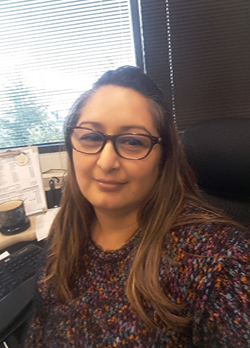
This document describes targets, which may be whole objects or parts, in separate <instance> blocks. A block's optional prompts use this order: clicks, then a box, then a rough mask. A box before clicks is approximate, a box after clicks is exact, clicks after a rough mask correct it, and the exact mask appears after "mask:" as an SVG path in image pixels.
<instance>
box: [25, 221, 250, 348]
mask: <svg viewBox="0 0 250 348" xmlns="http://www.w3.org/2000/svg"><path fill="white" fill-rule="evenodd" d="M139 239H140V235H137V236H135V237H133V238H132V239H131V240H129V241H128V243H127V244H125V245H124V246H123V247H122V248H121V249H119V250H115V251H103V250H101V248H99V247H98V246H97V245H96V244H95V243H94V242H93V241H91V240H90V241H89V244H88V253H87V254H86V255H84V256H83V260H82V262H83V263H84V265H85V267H84V268H85V271H82V274H81V275H80V277H79V279H78V280H77V282H76V286H75V290H74V293H75V296H74V299H73V300H71V301H69V302H67V303H65V304H63V305H62V304H60V303H59V302H58V301H57V299H56V298H55V296H54V293H53V289H52V288H47V287H46V286H45V285H42V284H40V285H39V286H38V288H37V295H36V299H35V300H36V307H35V311H34V317H33V319H32V321H31V326H30V329H29V332H28V336H27V340H26V343H25V348H40V347H43V348H80V347H86V348H104V347H118V348H119V347H131V348H132V347H133V348H149V347H150V348H163V347H166V348H170V347H178V348H181V347H183V348H188V347H203V348H205V347H206V348H208V347H209V348H213V347H234V348H236V347H242V348H247V347H250V276H249V274H250V271H249V265H250V262H249V259H250V257H249V254H250V248H249V244H248V243H247V242H246V241H245V240H244V238H243V233H242V231H240V230H238V229H237V228H235V227H233V226H231V225H227V224H224V225H222V224H220V225H219V224H217V223H211V224H206V225H204V224H196V225H188V226H184V227H181V228H178V229H175V230H173V231H172V232H171V239H170V241H168V243H165V244H164V246H163V255H162V259H161V266H160V270H159V279H160V282H161V284H162V287H163V289H164V292H165V294H166V296H167V297H168V298H169V299H171V301H173V302H175V303H186V304H187V307H186V308H187V309H186V310H187V314H190V315H191V316H192V321H191V324H190V326H189V327H188V328H187V330H185V331H184V332H178V330H174V329H169V328H167V327H165V326H164V325H163V324H161V322H160V321H159V325H158V329H157V330H156V331H154V332H152V331H150V330H149V328H148V327H147V326H146V325H145V324H144V323H143V322H142V320H141V319H140V318H139V317H138V315H137V314H136V313H135V312H134V310H133V309H132V308H131V306H130V304H129V302H128V300H127V297H126V295H125V281H126V279H127V274H128V271H129V269H128V265H129V262H127V261H126V260H128V259H129V257H130V256H129V255H130V253H131V251H132V250H133V249H134V248H135V246H136V244H137V243H138V241H139ZM169 256H170V258H172V259H175V261H177V262H176V263H171V262H169ZM43 276H44V274H43V272H42V271H41V272H40V278H43ZM151 312H152V308H151ZM155 317H156V318H157V316H155Z"/></svg>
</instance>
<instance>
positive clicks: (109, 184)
mask: <svg viewBox="0 0 250 348" xmlns="http://www.w3.org/2000/svg"><path fill="white" fill-rule="evenodd" d="M94 181H95V182H96V183H97V185H98V187H99V189H101V190H103V191H118V190H120V189H121V188H123V186H124V185H125V184H126V183H127V182H121V181H116V180H103V179H94Z"/></svg>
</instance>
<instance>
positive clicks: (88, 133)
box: [67, 127, 162, 160]
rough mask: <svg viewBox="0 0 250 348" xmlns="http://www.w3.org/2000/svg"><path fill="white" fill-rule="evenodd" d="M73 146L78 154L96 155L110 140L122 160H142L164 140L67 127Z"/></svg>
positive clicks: (142, 135)
mask: <svg viewBox="0 0 250 348" xmlns="http://www.w3.org/2000/svg"><path fill="white" fill-rule="evenodd" d="M67 131H68V137H69V139H70V142H71V146H72V147H73V148H74V149H75V150H76V151H78V152H82V153H86V154H89V155H94V154H97V153H99V152H101V151H102V150H103V148H104V146H105V144H106V142H107V141H108V140H110V141H112V143H113V146H114V149H115V152H116V153H117V154H118V155H119V156H120V157H122V158H126V159H131V160H141V159H143V158H145V157H147V156H148V155H149V154H150V152H151V150H152V149H153V147H154V145H156V144H160V143H161V141H162V139H161V138H159V137H155V136H152V135H147V134H139V133H122V134H117V135H108V134H104V133H102V132H99V131H95V130H93V129H90V128H85V127H67Z"/></svg>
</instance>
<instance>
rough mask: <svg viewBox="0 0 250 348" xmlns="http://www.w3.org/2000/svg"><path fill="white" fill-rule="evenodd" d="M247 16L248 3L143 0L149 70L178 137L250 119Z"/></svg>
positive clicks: (249, 20)
mask: <svg viewBox="0 0 250 348" xmlns="http://www.w3.org/2000/svg"><path fill="white" fill-rule="evenodd" d="M249 13H250V1H249V0H220V1H218V0H210V1H202V0H192V1H187V0H155V1H152V0H141V18H142V29H143V43H144V59H145V68H146V71H147V73H148V74H149V75H150V76H151V77H152V78H153V79H154V80H155V81H156V82H158V84H159V85H160V86H161V88H162V89H163V91H164V92H165V95H166V99H167V101H168V104H169V106H170V109H171V110H172V113H173V115H174V117H175V120H176V124H177V127H178V129H179V130H180V131H181V130H184V129H185V128H187V127H188V126H189V125H190V124H193V123H196V122H198V121H200V120H204V119H209V118H218V117H250V98H249V94H250V63H249V62H250V42H249V38H250V17H249Z"/></svg>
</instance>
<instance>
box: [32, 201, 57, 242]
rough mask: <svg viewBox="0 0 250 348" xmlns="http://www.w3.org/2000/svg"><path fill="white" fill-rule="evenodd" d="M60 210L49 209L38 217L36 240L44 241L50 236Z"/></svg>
mask: <svg viewBox="0 0 250 348" xmlns="http://www.w3.org/2000/svg"><path fill="white" fill-rule="evenodd" d="M59 209H60V208H53V209H49V210H48V211H47V212H46V213H44V214H40V215H38V216H37V217H36V238H37V240H38V241H39V240H42V239H44V238H46V237H47V236H48V233H49V229H50V226H51V224H52V221H53V220H54V217H55V216H56V214H57V213H58V210H59Z"/></svg>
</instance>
